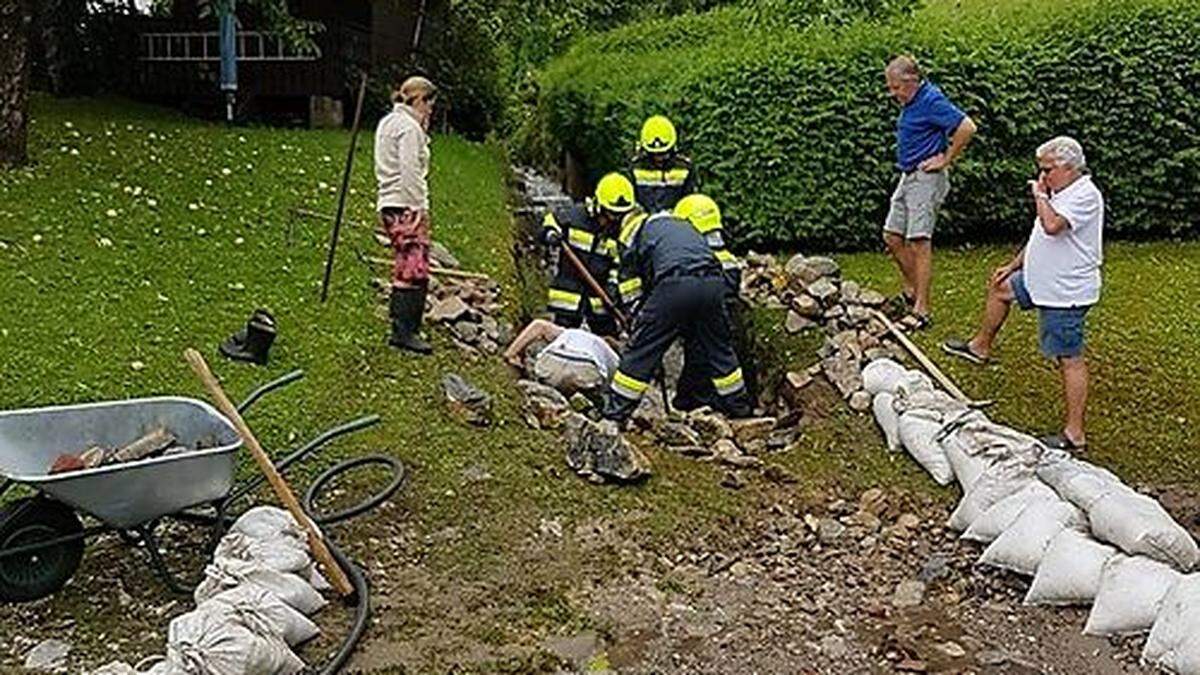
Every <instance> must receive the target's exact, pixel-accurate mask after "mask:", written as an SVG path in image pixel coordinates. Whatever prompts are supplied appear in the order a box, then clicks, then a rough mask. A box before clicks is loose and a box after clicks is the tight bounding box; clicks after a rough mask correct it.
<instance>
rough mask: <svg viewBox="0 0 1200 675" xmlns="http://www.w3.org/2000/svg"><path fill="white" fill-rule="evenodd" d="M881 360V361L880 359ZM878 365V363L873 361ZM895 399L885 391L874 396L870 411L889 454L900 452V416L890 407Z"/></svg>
mask: <svg viewBox="0 0 1200 675" xmlns="http://www.w3.org/2000/svg"><path fill="white" fill-rule="evenodd" d="M881 360H883V359H881ZM875 363H879V361H875ZM895 400H896V397H895V396H893V395H892V394H890V393H889V392H886V391H881V392H879V393H878V394H875V398H874V399H873V400H872V401H871V411H872V412H874V413H875V423H876V424H878V425H879V429H880V431H882V432H883V440H884V441H885V442H886V443H887V449H888V450H889V451H890V452H900V415H899V414H898V413H897V412H896V409H895V408H893V407H892V404H893V403H894V402H895Z"/></svg>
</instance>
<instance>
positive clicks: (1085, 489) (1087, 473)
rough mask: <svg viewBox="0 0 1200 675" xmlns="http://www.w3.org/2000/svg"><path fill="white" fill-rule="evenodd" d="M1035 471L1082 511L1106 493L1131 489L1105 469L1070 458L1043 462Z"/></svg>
mask: <svg viewBox="0 0 1200 675" xmlns="http://www.w3.org/2000/svg"><path fill="white" fill-rule="evenodd" d="M1037 473H1038V477H1039V478H1041V479H1042V481H1043V482H1045V483H1046V484H1047V485H1049V486H1050V487H1052V488H1054V491H1055V492H1057V493H1058V495H1059V496H1060V497H1062V498H1063V499H1065V500H1067V501H1069V502H1071V503H1072V504H1074V505H1075V506H1078V507H1079V508H1081V509H1083V510H1084V511H1087V510H1089V509H1091V508H1092V504H1095V503H1096V501H1097V500H1099V499H1100V498H1101V497H1103V496H1105V495H1107V494H1108V493H1110V492H1115V491H1117V490H1120V491H1124V492H1130V491H1131V489H1130V488H1129V487H1128V486H1126V485H1125V484H1124V483H1122V482H1121V479H1120V478H1117V477H1116V476H1115V475H1113V474H1112V473H1111V472H1110V471H1108V470H1107V469H1103V468H1101V467H1098V466H1096V465H1095V464H1090V463H1088V462H1085V461H1083V460H1079V459H1074V458H1071V457H1064V458H1060V459H1059V461H1047V462H1044V463H1043V464H1042V465H1041V466H1039V467H1038V470H1037Z"/></svg>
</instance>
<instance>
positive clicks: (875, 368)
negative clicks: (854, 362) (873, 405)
mask: <svg viewBox="0 0 1200 675" xmlns="http://www.w3.org/2000/svg"><path fill="white" fill-rule="evenodd" d="M907 374H908V369H907V368H905V367H904V366H902V365H900V364H899V363H896V362H895V361H893V360H891V359H886V358H885V359H875V360H874V361H872V362H870V363H868V364H867V365H866V367H864V368H863V369H862V379H863V389H865V390H866V391H867V393H868V394H870V395H871V396H878V395H879V394H880V393H884V392H886V393H888V394H893V395H894V394H895V393H896V388H897V387H899V386H900V381H901V380H902V379H903V378H904V376H905V375H907Z"/></svg>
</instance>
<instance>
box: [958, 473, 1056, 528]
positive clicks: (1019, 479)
mask: <svg viewBox="0 0 1200 675" xmlns="http://www.w3.org/2000/svg"><path fill="white" fill-rule="evenodd" d="M1034 480H1035V478H1034V475H1033V467H1032V466H1030V465H1028V464H1026V463H1025V462H1023V461H1021V460H1019V459H1014V458H1007V459H1002V460H1000V461H997V462H995V463H993V464H992V465H991V466H989V467H988V468H987V469H985V470H984V472H983V474H981V475H980V476H979V478H978V479H977V480H976V481H975V482H974V483H973V484H972V485H971V490H970V491H969V492H967V493H966V494H964V495H963V498H962V499H961V500H959V502H958V506H957V507H955V509H954V512H953V513H951V514H950V520H949V522H948V523H947V526H948V527H950V528H951V529H953V530H956V531H958V532H965V531H966V530H967V528H969V527H971V524H972V523H974V522H975V520H976V519H978V518H979V517H980V516H982V515H983V514H984V513H985V512H987V510H988V509H990V508H992V506H993V505H995V504H996V503H997V502H999V501H1000V500H1001V499H1004V498H1005V497H1007V496H1009V495H1012V494H1016V493H1017V492H1020V491H1021V490H1023V489H1025V487H1026V486H1028V485H1029V484H1030V483H1031V482H1032V481H1034Z"/></svg>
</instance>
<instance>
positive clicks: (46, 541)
mask: <svg viewBox="0 0 1200 675" xmlns="http://www.w3.org/2000/svg"><path fill="white" fill-rule="evenodd" d="M301 377H303V373H302V372H301V371H296V372H293V373H289V374H287V375H285V376H283V377H281V378H279V379H278V380H275V381H273V382H270V383H268V384H266V385H264V386H263V387H260V388H259V389H257V390H255V391H254V392H253V393H251V394H250V396H249V397H247V399H246V400H245V401H244V402H243V403H242V404H241V405H240V406H239V410H241V411H245V410H246V409H247V408H249V407H250V406H251V405H252V404H253V403H254V402H256V401H257V400H258V399H259V398H260V397H261V396H262V395H264V394H266V393H267V392H269V391H272V390H275V389H278V388H280V387H283V386H284V385H287V384H290V383H292V382H295V381H296V380H298V379H300V378H301ZM378 421H379V417H378V416H377V415H371V416H368V417H363V418H360V419H358V420H355V421H353V422H350V423H348V424H345V425H342V426H340V427H336V428H334V429H330V430H328V431H326V432H324V433H322V434H321V435H320V436H318V437H317V438H315V439H313V440H312V441H310V442H309V443H308V444H306V445H305V446H303V447H301V448H300V449H299V450H297V451H295V452H293V453H291V454H290V455H289V456H288V457H286V458H284V459H283V460H282V461H280V462H278V463H277V465H276V467H277V468H278V469H279V470H280V471H283V470H284V469H286V468H287V466H289V465H290V464H292V463H294V462H296V461H297V460H300V459H303V458H304V457H307V456H308V455H310V454H311V453H312V452H314V451H315V450H317V449H319V448H320V447H321V446H323V445H325V444H326V443H328V442H329V441H331V440H333V439H334V438H337V437H338V436H341V435H344V434H347V433H350V432H353V431H357V430H359V429H363V428H366V427H368V426H371V425H373V424H376V423H377V422H378ZM154 427H166V428H168V429H170V430H171V431H172V432H173V433H174V434H175V436H176V437H177V439H178V440H179V442H180V443H181V444H183V445H185V446H187V447H190V448H197V447H198V448H202V449H199V450H191V451H188V452H183V453H179V454H172V455H167V456H161V457H154V458H150V459H143V460H138V461H134V462H127V463H123V464H113V465H108V466H100V467H96V468H92V469H82V470H78V471H72V472H67V473H60V474H54V475H49V474H48V473H47V471H48V467H49V466H50V465H51V463H52V462H53V461H54V459H55V457H57V456H58V455H59V454H60V453H62V452H70V451H78V450H81V449H83V448H86V447H89V446H92V445H107V446H110V447H117V446H120V445H122V444H124V443H126V442H129V441H130V440H132V439H135V438H138V437H139V436H141V435H142V434H144V433H145V432H146V431H147V430H149V429H152V428H154ZM241 445H242V441H241V438H240V437H239V436H238V433H237V431H236V430H235V429H234V427H233V425H232V424H231V423H230V422H229V421H228V420H227V419H226V418H225V417H224V416H222V415H221V414H220V413H219V412H218V411H217V410H216V409H215V408H213V407H212V406H210V405H209V404H207V403H205V402H203V401H198V400H194V399H189V398H180V397H158V398H144V399H134V400H125V401H113V402H101V403H87V404H82V405H69V406H57V407H49V408H33V409H25V410H14V411H8V412H0V496H2V495H3V494H4V493H5V492H6V491H8V490H9V489H10V488H12V487H14V486H15V485H24V486H27V487H28V488H31V489H33V490H35V491H37V493H38V494H37V495H36V496H33V497H23V498H19V499H16V500H13V501H11V502H9V503H8V504H6V505H4V506H0V602H28V601H32V600H36V599H39V598H42V597H45V596H48V595H50V594H52V593H54V592H56V591H58V590H59V589H60V588H62V586H63V585H64V584H65V583H66V582H67V581H68V580H69V579H70V578H71V576H72V575H73V574H74V573H75V570H76V569H77V568H78V566H79V563H80V561H81V560H82V558H83V551H84V542H85V539H87V538H88V537H91V536H94V535H97V534H100V533H103V532H114V531H115V532H117V533H118V534H120V535H121V537H122V538H123V539H125V540H126V542H127V543H131V544H135V545H141V547H142V548H144V549H145V550H146V551H147V553H148V554H149V556H150V560H151V563H152V565H153V566H154V568H155V571H156V572H157V573H158V575H159V576H160V577H161V578H162V579H163V580H164V581H165V582H166V583H167V585H168V586H169V587H171V588H172V589H173V590H176V591H180V592H187V591H188V589H189V585H188V584H185V583H182V582H180V581H178V580H177V579H176V578H175V577H174V576H173V575H172V574H171V572H170V570H169V569H168V568H167V566H166V563H165V561H164V560H163V558H162V555H161V553H160V547H159V542H158V538H157V537H156V536H155V528H156V526H157V524H158V523H159V521H160V520H161V519H162V518H164V517H168V516H169V517H175V518H178V519H180V520H188V521H192V522H201V523H205V524H209V525H211V526H212V528H213V536H212V537H211V538H210V542H211V544H212V545H215V542H216V540H217V539H218V538H219V537H220V535H221V534H223V532H224V527H225V525H226V524H227V523H228V522H229V519H230V518H229V516H228V515H227V513H228V510H229V507H230V505H231V504H232V503H233V502H235V501H236V500H238V499H239V498H241V497H243V496H245V495H247V494H248V493H249V492H250V491H251V490H253V489H255V488H257V487H258V486H259V485H261V484H262V479H261V478H258V479H252V480H250V481H248V482H246V483H244V484H242V485H239V486H237V488H236V489H235V485H234V472H235V470H236V468H237V454H238V453H237V451H238V449H239V448H240V447H241ZM196 507H201V508H200V509H199V510H193V509H195V508H196ZM204 509H209V511H208V512H207V513H205V512H204ZM212 511H215V515H213V514H212ZM80 514H83V515H86V516H90V517H91V518H93V519H95V520H96V521H99V525H93V526H91V527H86V528H85V527H84V524H83V520H82V519H81V518H80Z"/></svg>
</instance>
